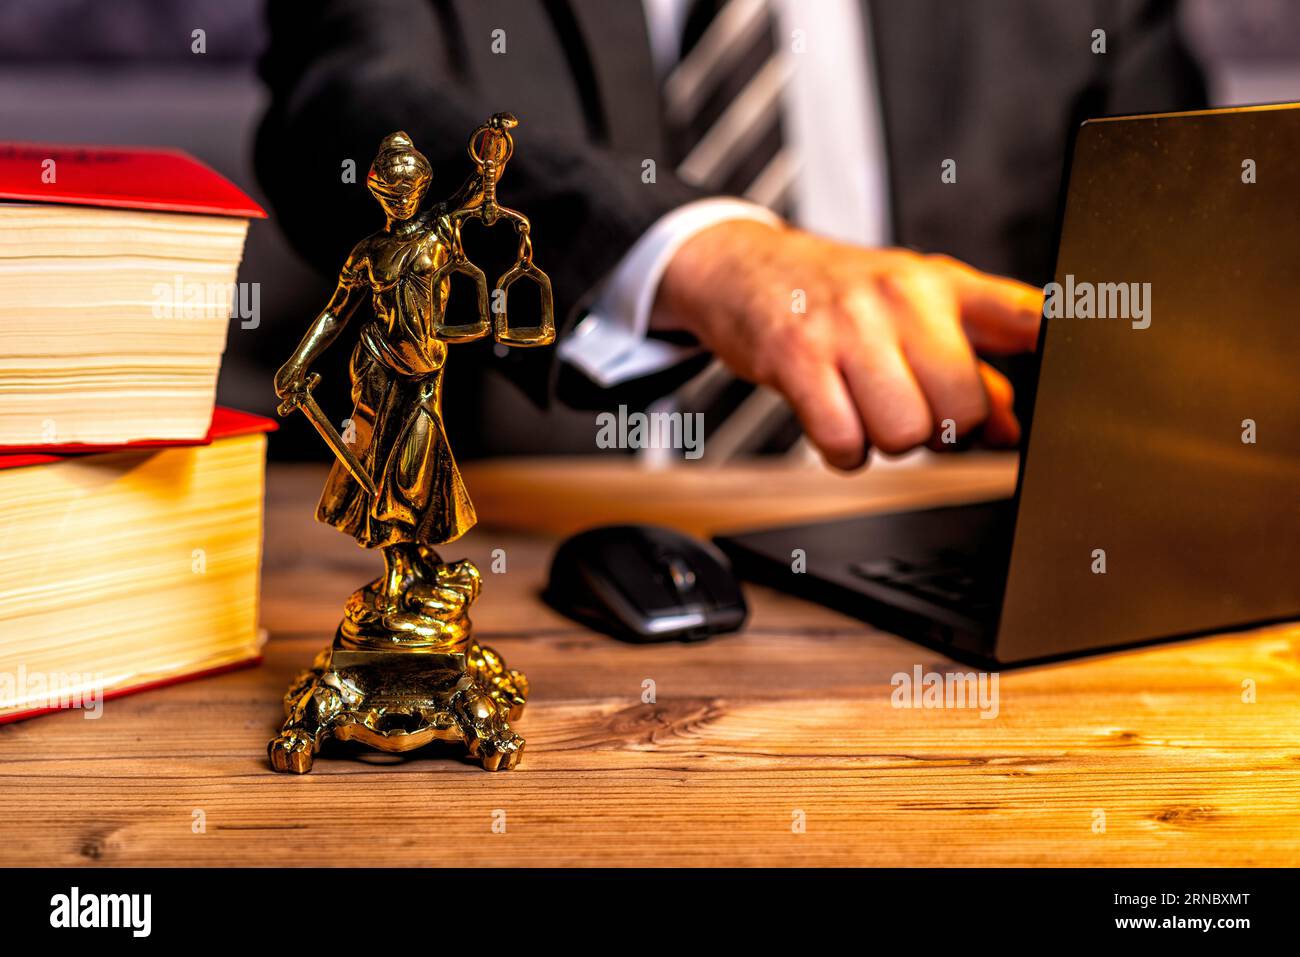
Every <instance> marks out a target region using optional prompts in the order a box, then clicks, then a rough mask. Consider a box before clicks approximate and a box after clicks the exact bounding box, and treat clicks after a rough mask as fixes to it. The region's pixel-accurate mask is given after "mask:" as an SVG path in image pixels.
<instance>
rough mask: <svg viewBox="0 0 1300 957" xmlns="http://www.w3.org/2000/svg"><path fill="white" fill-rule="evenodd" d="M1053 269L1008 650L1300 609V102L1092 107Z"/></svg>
mask: <svg viewBox="0 0 1300 957" xmlns="http://www.w3.org/2000/svg"><path fill="white" fill-rule="evenodd" d="M1056 283H1057V284H1059V289H1058V288H1051V289H1049V294H1050V295H1051V296H1053V297H1054V302H1052V303H1050V304H1049V307H1048V315H1049V317H1048V318H1047V319H1046V320H1045V324H1044V332H1043V338H1042V341H1041V343H1040V348H1041V349H1042V366H1041V372H1040V377H1039V383H1038V395H1037V401H1036V403H1035V407H1034V414H1033V423H1032V427H1031V429H1030V435H1029V441H1028V446H1027V450H1026V453H1025V459H1024V466H1023V468H1022V474H1021V478H1020V490H1019V494H1020V503H1019V510H1018V517H1017V521H1016V529H1015V539H1014V546H1013V549H1012V556H1011V564H1010V569H1009V574H1008V582H1007V591H1006V595H1005V598H1004V604H1003V610H1002V616H1001V622H1000V627H999V629H998V642H997V655H998V657H1000V658H1004V659H1018V658H1029V657H1036V656H1039V655H1047V654H1060V653H1063V652H1070V651H1077V650H1082V649H1087V648H1094V647H1099V646H1102V645H1120V644H1127V643H1130V642H1139V641H1143V640H1147V639H1153V638H1160V637H1168V636H1172V635H1181V634H1192V633H1199V632H1212V631H1216V630H1224V629H1228V628H1234V627H1240V626H1243V625H1247V624H1250V623H1255V622H1263V621H1267V620H1276V619H1284V618H1293V617H1300V384H1298V382H1297V378H1298V375H1300V108H1297V107H1260V108H1249V109H1238V110H1228V111H1211V112H1206V113H1199V114H1183V115H1178V116H1149V117H1133V118H1122V119H1111V120H1099V121H1094V122H1090V123H1088V124H1086V125H1085V126H1084V127H1083V128H1082V129H1081V130H1080V131H1079V135H1078V137H1077V139H1076V143H1075V151H1074V158H1073V161H1072V164H1071V172H1070V181H1069V190H1068V196H1067V200H1066V209H1065V215H1064V220H1063V226H1062V236H1061V245H1060V253H1059V258H1058V262H1057V274H1056ZM1103 284H1124V288H1122V289H1121V288H1117V287H1116V286H1112V285H1103ZM1132 284H1139V285H1137V286H1136V287H1135V286H1133V285H1132ZM1141 284H1149V285H1145V286H1144V285H1141ZM1090 295H1091V306H1090V305H1089V296H1090ZM1125 296H1127V297H1128V300H1129V301H1128V302H1127V304H1126V303H1125V302H1124V301H1123V300H1124V298H1125ZM1144 312H1145V315H1144V314H1143V313H1144ZM1089 313H1091V316H1089ZM1102 313H1105V314H1107V315H1112V314H1114V313H1120V314H1121V316H1120V317H1119V318H1100V317H1099V315H1100V314H1102ZM1142 326H1145V328H1142ZM1103 563H1104V564H1103ZM1103 568H1104V572H1103V570H1102V569H1103Z"/></svg>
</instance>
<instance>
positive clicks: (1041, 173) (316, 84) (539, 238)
mask: <svg viewBox="0 0 1300 957" xmlns="http://www.w3.org/2000/svg"><path fill="white" fill-rule="evenodd" d="M864 2H866V0H864ZM268 8H269V18H270V28H271V31H270V35H271V41H270V47H269V49H268V51H267V53H266V55H265V57H264V59H263V63H262V73H263V76H264V78H265V81H266V83H267V85H268V86H269V88H270V92H271V105H270V109H269V111H268V112H267V114H266V117H265V119H264V121H263V123H262V125H261V128H260V131H259V135H258V139H257V155H256V164H257V170H258V175H259V178H260V179H261V181H262V183H263V185H264V187H265V189H266V192H267V194H268V195H269V197H270V198H271V201H272V203H273V206H274V208H275V211H276V213H277V215H278V217H279V220H280V222H281V224H282V226H283V228H284V229H285V230H286V232H287V234H288V236H289V238H290V240H291V241H292V242H293V243H294V244H295V245H296V246H297V247H298V248H299V249H300V250H301V251H302V252H303V253H304V254H305V255H306V256H307V257H308V258H309V259H310V260H311V261H312V262H314V263H315V264H316V265H317V266H319V267H320V268H322V269H323V270H326V271H330V270H337V268H338V266H339V264H340V263H341V262H342V261H343V257H344V256H345V255H346V253H347V251H348V249H349V248H350V247H351V246H352V244H353V243H354V242H356V240H357V239H358V238H360V237H361V236H363V235H365V234H367V233H369V232H372V231H374V230H375V229H377V228H378V227H379V226H380V225H382V217H381V215H380V213H379V209H378V206H377V204H376V203H375V201H374V200H373V198H371V197H370V195H369V194H368V193H367V191H366V188H365V185H364V182H365V171H366V169H368V167H369V163H370V161H371V159H372V158H373V156H374V153H375V150H376V148H377V146H378V144H379V141H380V139H381V138H382V137H383V136H384V135H386V134H388V133H391V132H392V131H393V130H396V129H404V130H406V131H407V132H408V133H410V134H411V135H412V137H413V138H414V140H415V144H416V146H417V147H418V148H419V149H421V150H422V151H423V152H424V153H425V155H426V156H428V158H429V160H430V162H431V163H432V164H433V168H434V180H433V187H432V190H431V196H433V197H434V198H439V197H441V196H442V195H445V194H448V193H450V192H451V191H452V190H453V189H455V188H456V187H457V186H458V185H459V184H460V182H461V180H462V179H463V178H464V176H465V175H466V174H467V173H468V172H469V169H470V167H469V161H468V159H467V157H466V154H465V143H466V138H467V136H468V134H469V132H470V131H471V130H473V129H474V128H475V127H476V126H478V125H479V124H480V123H482V122H483V121H484V120H485V119H486V118H487V116H488V115H489V114H490V113H493V112H496V111H499V110H509V111H510V112H513V113H514V114H515V115H517V116H518V117H519V118H520V120H521V126H520V127H519V128H518V129H517V130H516V131H515V139H516V150H515V157H514V159H513V160H512V161H511V162H510V164H509V166H508V168H507V169H506V172H505V176H504V178H503V180H502V182H501V186H500V196H501V199H502V202H504V203H505V204H506V205H509V206H514V207H516V208H518V209H521V210H522V211H524V212H525V213H526V214H527V215H528V216H530V217H531V219H532V222H533V233H532V234H533V240H534V246H535V249H536V259H537V262H538V264H539V265H540V266H541V267H542V268H543V269H545V270H546V271H547V272H548V273H549V274H550V276H551V279H552V282H553V285H554V293H555V306H556V314H557V319H558V320H559V321H561V323H562V327H563V326H564V325H567V324H569V323H571V322H572V320H573V319H574V317H575V316H577V315H578V314H579V313H580V311H581V309H582V306H583V299H584V297H586V296H587V295H588V294H589V293H590V291H591V290H592V289H593V288H594V287H595V286H596V285H597V284H598V283H599V281H600V279H601V278H602V277H603V276H604V275H605V274H606V273H608V272H609V270H610V269H612V268H613V266H614V265H615V264H616V263H617V262H618V260H619V259H620V257H621V256H622V255H623V254H624V252H625V251H626V250H627V249H628V247H629V246H631V245H632V243H633V242H634V241H635V240H636V239H637V237H638V236H640V235H641V234H642V233H643V232H644V231H645V230H646V229H647V228H648V227H649V226H650V225H651V224H652V223H653V222H654V221H655V220H656V219H657V218H659V217H660V216H661V215H663V214H664V213H665V212H667V211H668V210H670V209H672V208H674V207H676V206H678V205H680V204H682V203H684V202H687V201H689V200H691V199H693V198H696V197H697V195H698V194H697V192H696V191H695V190H694V189H692V188H691V187H689V186H687V185H685V184H683V183H681V182H679V181H678V180H676V179H675V178H674V177H673V176H672V173H671V167H670V163H669V162H668V157H667V153H666V151H665V137H664V129H663V125H662V122H661V110H660V96H659V87H658V83H657V81H656V78H655V74H654V71H653V68H652V63H651V58H650V48H649V42H648V37H647V30H646V25H645V19H644V13H643V9H642V4H641V0H312V2H310V3H303V2H299V0H270V2H269V4H268ZM868 13H869V17H870V24H871V35H872V38H873V43H874V48H875V55H876V62H877V74H878V83H879V92H880V98H881V101H882V106H883V117H884V125H885V137H886V142H887V150H888V156H889V177H890V185H891V200H892V214H893V228H894V237H895V242H896V243H898V244H899V245H906V246H912V247H915V248H918V249H922V250H926V251H932V252H947V253H950V254H952V255H954V256H958V257H960V258H962V259H965V260H967V261H968V262H970V263H972V264H974V265H976V266H978V267H980V268H982V269H985V270H989V271H993V272H998V273H1004V274H1008V275H1012V276H1017V277H1019V278H1022V279H1025V280H1027V281H1029V282H1032V283H1035V284H1040V285H1041V284H1042V283H1044V282H1046V281H1048V279H1049V278H1050V272H1051V268H1052V263H1053V259H1054V256H1055V251H1056V249H1055V246H1056V236H1055V218H1056V211H1057V200H1058V192H1059V189H1060V182H1061V173H1062V169H1063V165H1064V160H1065V153H1066V148H1067V143H1068V141H1069V137H1070V133H1071V130H1072V129H1073V128H1074V127H1075V126H1077V124H1078V123H1079V122H1081V121H1082V120H1083V119H1084V118H1086V117H1089V116H1098V115H1106V114H1116V113H1131V112H1145V111H1155V110H1175V109H1184V108H1194V107H1197V106H1200V105H1202V104H1203V100H1204V89H1203V86H1202V83H1201V79H1200V75H1199V73H1198V71H1197V69H1196V67H1195V65H1194V63H1193V62H1192V60H1191V58H1190V57H1189V55H1188V53H1187V51H1186V50H1185V48H1184V47H1183V45H1182V43H1181V42H1180V39H1179V36H1178V34H1177V31H1176V28H1175V17H1174V13H1175V10H1174V4H1173V3H1172V2H1171V0H875V2H870V3H868ZM809 15H810V16H813V15H816V14H815V6H814V5H810V8H809ZM1096 29H1103V30H1105V31H1106V52H1105V53H1104V54H1095V53H1093V52H1092V45H1093V36H1092V33H1093V31H1094V30H1096ZM498 30H501V31H504V34H503V35H502V34H496V33H494V31H498ZM502 37H503V38H504V43H505V52H504V53H499V52H494V48H493V43H494V39H498V38H502ZM807 55H814V54H813V53H809V54H807ZM348 159H351V160H353V161H354V162H355V163H356V168H357V176H356V183H354V184H347V183H344V182H343V181H342V177H341V168H342V164H343V162H344V161H345V160H348ZM646 159H654V160H656V163H657V176H656V181H655V182H654V183H653V184H647V183H645V182H644V181H643V178H642V170H643V162H644V160H646ZM945 159H955V160H956V161H957V182H956V184H944V183H943V182H941V179H940V171H941V164H942V163H943V161H944V160H945ZM861 161H862V160H861V159H860V158H856V157H845V162H847V163H854V162H861ZM470 242H471V240H470V239H468V238H467V244H468V243H470ZM505 264H507V263H506V260H504V259H502V258H500V257H498V258H497V259H496V260H495V261H494V262H493V264H492V267H491V268H489V269H487V270H486V271H487V272H488V276H489V281H491V279H492V278H494V277H495V275H497V274H499V271H500V268H501V267H502V266H503V265H505ZM494 269H495V271H493V270H494ZM456 295H457V294H456V293H455V291H453V298H455V296H456ZM460 296H462V297H466V296H465V293H460ZM466 298H467V297H466ZM297 332H298V330H294V334H295V335H296V334H297ZM457 352H458V357H457V358H458V362H457V363H453V364H452V366H453V367H456V366H459V367H460V368H461V369H464V370H465V372H464V373H458V372H457V371H456V368H451V369H449V372H448V376H449V381H455V379H456V378H457V377H458V376H459V377H460V378H461V379H462V380H467V379H469V378H470V376H471V375H474V374H475V372H474V371H472V370H481V369H485V368H488V367H494V368H496V369H498V370H499V371H501V372H502V373H504V375H505V376H506V377H507V378H508V379H510V380H511V381H513V382H515V383H516V384H517V385H519V386H520V387H521V388H523V389H524V390H525V391H526V392H528V393H529V394H530V395H531V396H532V397H533V398H535V399H537V400H538V401H540V402H545V401H546V398H547V397H548V396H549V395H552V394H555V393H557V392H558V394H559V396H560V398H561V399H563V400H565V401H566V402H569V403H570V404H579V405H584V406H587V407H594V406H596V405H601V406H604V407H610V406H612V405H614V404H617V403H618V402H621V401H626V402H629V403H638V402H642V401H645V400H646V399H647V398H649V397H651V396H653V395H657V394H662V393H663V392H664V391H665V390H667V389H668V388H670V387H671V386H673V385H675V384H676V383H677V382H679V381H681V380H682V379H683V378H685V377H686V376H687V375H688V374H690V373H693V372H694V371H695V369H697V368H698V367H699V364H698V363H695V364H689V365H688V366H686V367H681V368H678V369H675V370H671V371H670V372H669V373H666V374H664V375H660V376H655V377H652V378H651V379H649V380H643V381H641V382H638V383H633V384H631V385H630V386H627V387H622V388H621V389H619V390H617V391H615V392H613V393H608V392H607V393H604V394H601V393H600V392H599V391H598V390H595V389H594V388H592V387H591V386H590V383H587V382H586V381H585V379H583V377H582V376H581V375H579V374H578V373H576V372H574V371H572V370H569V369H568V368H567V367H564V368H563V369H561V366H562V365H563V364H561V363H557V362H556V361H555V359H554V350H553V349H543V350H519V349H515V350H510V352H509V354H508V355H506V356H504V357H497V356H495V355H494V354H493V352H492V349H491V345H490V344H487V343H483V344H476V345H474V346H469V347H458V350H457ZM464 352H469V353H470V354H471V355H474V356H476V357H477V358H478V360H479V361H478V363H476V364H473V365H471V364H468V363H464V362H462V361H460V354H461V353H464ZM475 387H476V386H475V384H474V383H472V382H468V381H463V382H462V383H460V384H457V385H455V386H449V388H456V389H473V388H475ZM478 387H480V388H481V382H480V383H479V384H478ZM464 405H465V406H473V403H472V402H471V403H466V404H464ZM456 431H461V429H457V430H456Z"/></svg>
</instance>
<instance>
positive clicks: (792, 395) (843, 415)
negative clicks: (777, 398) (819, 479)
mask: <svg viewBox="0 0 1300 957" xmlns="http://www.w3.org/2000/svg"><path fill="white" fill-rule="evenodd" d="M774 384H775V386H776V388H777V389H778V390H779V391H780V392H781V394H782V395H784V396H785V398H786V401H788V402H789V403H790V407H791V408H792V409H794V413H795V415H797V416H798V417H799V423H800V425H802V426H803V430H804V434H806V435H807V436H808V440H809V441H810V442H812V444H813V445H815V446H817V448H818V450H820V452H821V454H822V457H823V458H824V459H826V462H827V463H828V464H829V465H832V466H834V467H835V468H838V469H844V470H845V471H849V470H852V469H856V468H858V467H859V466H861V465H862V464H863V463H864V462H866V460H867V437H866V433H865V432H864V431H863V428H862V421H861V420H860V419H859V417H858V411H857V409H856V408H855V407H854V404H853V400H852V399H851V398H850V396H849V390H848V387H847V386H846V385H845V384H844V380H843V378H841V376H840V374H839V371H838V370H837V369H836V368H835V367H834V366H833V365H831V364H830V363H828V362H825V361H822V360H821V359H819V358H818V357H816V356H804V355H800V354H798V353H791V355H790V357H789V360H788V361H787V362H786V363H785V364H784V365H782V366H781V368H780V370H779V371H778V372H777V375H776V381H775V383H774Z"/></svg>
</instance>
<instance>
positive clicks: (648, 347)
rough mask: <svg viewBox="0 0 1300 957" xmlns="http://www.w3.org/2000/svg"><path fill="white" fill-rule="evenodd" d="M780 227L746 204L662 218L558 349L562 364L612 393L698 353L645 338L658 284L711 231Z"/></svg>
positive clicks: (719, 201) (707, 206)
mask: <svg viewBox="0 0 1300 957" xmlns="http://www.w3.org/2000/svg"><path fill="white" fill-rule="evenodd" d="M741 219H743V220H757V221H759V222H766V223H771V224H772V225H778V224H779V223H780V222H781V218H780V217H779V216H777V215H776V214H775V213H773V212H772V211H771V210H769V209H767V208H766V207H763V206H760V205H758V204H757V203H751V202H748V201H746V200H743V199H731V198H727V197H714V198H710V199H700V200H696V201H695V202H693V203H687V204H686V205H685V206H679V207H678V208H677V209H674V210H673V211H672V212H670V213H667V214H666V215H664V216H661V217H660V218H659V219H658V220H657V221H656V222H655V224H654V225H653V226H651V227H650V228H649V229H648V230H646V232H645V234H644V235H643V236H642V237H641V238H640V239H638V240H637V241H636V243H634V244H633V246H632V248H631V249H629V250H628V251H627V253H626V254H625V255H624V256H623V258H622V259H621V260H620V261H619V263H618V265H617V266H616V267H614V271H613V273H611V275H610V277H609V279H608V280H606V282H605V284H604V286H603V287H602V288H601V290H600V292H599V294H598V295H597V296H596V299H595V301H594V302H593V303H592V306H591V309H590V311H589V312H588V313H587V315H586V316H584V317H583V318H582V319H581V320H580V321H579V322H578V324H577V326H576V327H575V328H574V330H573V332H572V334H570V335H569V336H567V337H566V338H565V339H564V340H563V341H562V342H561V343H560V346H559V356H560V358H561V359H562V360H563V361H565V362H567V363H569V364H570V365H572V366H574V367H576V368H577V369H579V370H580V371H581V372H582V373H583V374H584V375H586V376H587V378H589V379H590V380H591V381H592V382H594V383H596V384H597V385H599V386H602V387H604V388H608V387H609V386H614V385H618V384H619V383H621V382H627V381H629V380H631V379H638V378H640V377H641V376H645V375H650V374H651V373H654V372H659V371H662V370H664V369H667V368H669V367H671V366H673V365H676V364H677V363H678V362H681V361H682V360H683V359H686V358H689V357H690V356H692V355H694V354H696V353H698V352H699V351H700V350H699V347H698V346H683V345H678V344H676V343H671V342H664V341H662V340H659V339H650V338H647V332H648V331H649V328H650V310H651V308H652V307H653V306H654V300H655V293H656V292H657V291H658V289H659V280H660V279H661V278H663V274H664V270H665V269H667V268H668V263H669V262H670V261H671V260H672V258H673V256H674V255H675V254H676V252H677V250H678V249H680V248H681V247H682V246H683V245H684V244H685V243H686V241H687V240H688V239H690V238H691V237H692V236H695V235H697V234H698V233H701V232H703V231H704V230H706V229H708V228H709V227H710V226H715V225H717V224H718V223H722V222H727V221H729V220H741Z"/></svg>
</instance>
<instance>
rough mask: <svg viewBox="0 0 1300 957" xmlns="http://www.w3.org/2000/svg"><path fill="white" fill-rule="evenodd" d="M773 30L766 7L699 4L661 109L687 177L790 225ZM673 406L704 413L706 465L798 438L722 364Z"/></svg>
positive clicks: (784, 59) (788, 157) (728, 0)
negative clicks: (758, 206) (763, 209)
mask: <svg viewBox="0 0 1300 957" xmlns="http://www.w3.org/2000/svg"><path fill="white" fill-rule="evenodd" d="M774 28H775V22H774V17H773V15H772V10H771V8H770V6H769V4H768V2H767V0H698V2H696V3H695V4H693V5H692V7H691V9H690V12H689V14H688V16H687V21H686V25H685V28H684V30H683V38H682V58H681V60H680V62H679V63H678V65H677V66H676V67H675V68H674V69H673V71H672V72H671V73H670V74H669V75H668V77H667V79H666V81H665V83H664V107H665V114H666V120H667V125H668V129H669V135H670V139H671V143H672V146H673V148H674V150H675V155H676V156H677V158H678V161H677V175H678V176H679V177H680V178H681V179H683V180H685V181H686V182H689V183H692V184H694V185H697V186H700V187H702V188H704V189H707V190H709V191H711V192H717V193H726V194H731V195H737V196H743V197H744V198H746V199H749V200H751V201H753V202H756V203H759V204H761V205H763V206H766V207H768V208H769V209H772V210H773V211H775V212H777V213H779V214H781V215H783V216H787V217H788V216H790V215H791V213H792V211H793V197H792V193H793V186H794V182H795V177H796V175H797V174H798V171H799V164H798V157H797V156H796V155H795V154H794V152H793V151H792V150H791V149H790V147H789V146H787V145H786V144H785V141H784V136H783V131H782V122H781V99H782V95H783V92H784V90H785V87H786V85H787V84H788V83H789V81H790V77H791V73H792V71H793V61H792V59H791V55H790V53H789V52H788V51H787V50H786V49H785V48H784V47H783V46H781V45H778V43H777V42H776V36H775V29H774ZM671 401H672V403H673V405H674V407H675V408H677V409H680V410H682V411H689V412H694V411H699V412H703V413H704V420H705V434H706V436H707V439H706V442H705V445H704V455H703V459H702V461H704V462H706V463H710V464H717V463H721V462H723V461H726V460H727V459H731V458H734V457H736V456H740V455H745V454H752V453H758V452H784V451H787V450H789V449H790V447H791V446H792V445H794V444H795V443H796V442H797V440H798V439H799V436H800V435H801V430H800V429H799V425H798V422H797V421H796V420H795V418H794V415H793V413H792V412H791V411H790V407H789V406H788V405H787V404H786V402H785V401H784V400H783V399H782V398H781V397H780V396H779V395H778V394H777V393H775V392H773V391H772V390H770V389H767V388H765V387H755V386H754V385H752V384H750V383H748V382H744V381H742V380H740V379H737V378H736V377H735V376H734V375H732V374H731V373H730V371H728V370H727V368H726V367H725V366H724V365H723V364H722V363H721V362H720V361H719V360H716V359H715V360H714V361H713V362H712V363H711V364H710V365H709V366H708V367H707V368H706V369H705V370H704V371H703V372H701V373H700V374H699V375H697V376H696V377H695V378H693V379H692V380H691V381H690V382H688V383H687V384H686V385H684V386H683V387H682V388H681V389H679V390H678V391H677V392H676V393H675V394H674V396H673V397H672V400H671Z"/></svg>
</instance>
